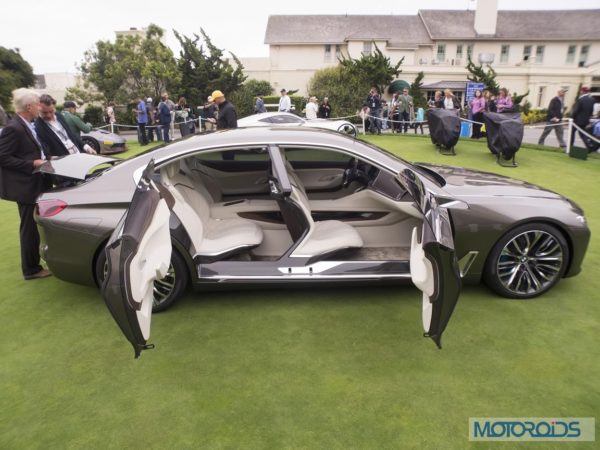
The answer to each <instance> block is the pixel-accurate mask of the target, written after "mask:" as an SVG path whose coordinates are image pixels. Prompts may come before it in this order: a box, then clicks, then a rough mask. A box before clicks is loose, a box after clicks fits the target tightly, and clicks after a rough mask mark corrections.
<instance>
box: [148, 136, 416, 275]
mask: <svg viewBox="0 0 600 450" xmlns="http://www.w3.org/2000/svg"><path fill="white" fill-rule="evenodd" d="M159 171H160V179H161V183H162V184H163V186H164V187H165V188H167V189H168V190H169V192H171V194H172V195H173V197H174V198H175V205H174V207H173V211H174V213H175V214H176V215H177V217H178V218H179V220H180V221H181V223H182V225H183V227H184V228H185V230H186V232H187V234H188V235H189V236H190V240H191V246H192V247H193V248H192V249H191V250H192V251H191V254H192V255H193V256H194V257H195V259H196V260H197V261H198V262H204V263H207V262H215V261H273V260H279V259H281V258H283V257H287V258H290V259H292V258H297V261H298V263H299V264H302V263H307V262H309V263H312V262H315V261H327V260H336V261H339V260H344V261H389V260H398V261H407V260H409V257H410V246H411V235H412V230H413V228H415V227H417V228H420V226H421V222H422V216H421V213H420V212H419V211H418V209H417V208H416V207H415V206H414V204H413V199H412V197H411V196H410V195H409V194H408V193H407V192H406V191H405V189H404V188H403V187H402V186H401V185H400V184H398V183H397V182H396V180H395V176H394V174H392V173H390V172H389V171H388V170H386V169H384V168H380V167H377V166H375V165H373V164H371V163H369V162H366V161H361V160H359V159H357V158H355V157H353V156H352V155H350V154H346V153H343V152H341V151H339V150H337V149H330V148H324V147H315V146H302V145H294V146H261V147H252V148H247V147H239V148H227V149H222V150H218V151H211V152H201V153H196V154H192V155H186V156H185V157H183V158H179V159H176V160H172V161H170V162H168V163H167V164H165V165H163V166H162V167H161V168H160V169H159Z"/></svg>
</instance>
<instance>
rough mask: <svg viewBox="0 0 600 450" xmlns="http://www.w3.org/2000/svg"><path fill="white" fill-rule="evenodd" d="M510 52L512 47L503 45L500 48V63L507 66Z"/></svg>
mask: <svg viewBox="0 0 600 450" xmlns="http://www.w3.org/2000/svg"><path fill="white" fill-rule="evenodd" d="M509 51H510V45H506V44H505V45H503V46H502V47H500V62H501V63H502V64H506V63H507V62H508V52H509Z"/></svg>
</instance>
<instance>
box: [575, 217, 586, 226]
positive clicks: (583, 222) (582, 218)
mask: <svg viewBox="0 0 600 450" xmlns="http://www.w3.org/2000/svg"><path fill="white" fill-rule="evenodd" d="M576 219H577V220H578V221H579V222H581V223H582V224H583V225H585V223H586V220H585V216H581V215H580V216H577V217H576Z"/></svg>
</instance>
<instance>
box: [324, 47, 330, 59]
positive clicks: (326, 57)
mask: <svg viewBox="0 0 600 450" xmlns="http://www.w3.org/2000/svg"><path fill="white" fill-rule="evenodd" d="M325 61H331V44H325Z"/></svg>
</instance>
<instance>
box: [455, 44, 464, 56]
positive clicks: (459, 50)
mask: <svg viewBox="0 0 600 450" xmlns="http://www.w3.org/2000/svg"><path fill="white" fill-rule="evenodd" d="M462 57H463V46H462V44H458V45H457V46H456V59H462Z"/></svg>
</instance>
